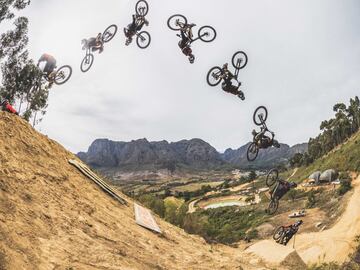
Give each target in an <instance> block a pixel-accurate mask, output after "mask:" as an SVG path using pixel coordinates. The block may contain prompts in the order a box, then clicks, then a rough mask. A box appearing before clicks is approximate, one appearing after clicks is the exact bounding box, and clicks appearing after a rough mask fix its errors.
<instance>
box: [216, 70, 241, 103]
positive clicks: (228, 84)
mask: <svg viewBox="0 0 360 270" xmlns="http://www.w3.org/2000/svg"><path fill="white" fill-rule="evenodd" d="M220 78H222V79H223V80H224V81H223V83H222V84H221V88H222V90H224V91H225V92H228V93H231V94H233V95H237V96H238V97H239V98H241V99H242V100H244V99H245V96H244V93H243V92H242V91H241V90H239V87H240V85H241V83H240V82H239V85H238V86H235V85H233V83H232V80H233V79H234V78H236V77H235V76H234V74H232V73H231V72H230V70H229V68H228V63H226V64H224V65H223V67H222V74H221V75H220Z"/></svg>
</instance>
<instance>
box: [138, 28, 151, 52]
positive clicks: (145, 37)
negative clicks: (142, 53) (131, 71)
mask: <svg viewBox="0 0 360 270" xmlns="http://www.w3.org/2000/svg"><path fill="white" fill-rule="evenodd" d="M150 42H151V36H150V34H149V33H148V32H146V31H142V32H140V33H139V34H138V36H137V38H136V44H137V45H138V46H139V48H140V49H146V48H147V47H149V45H150Z"/></svg>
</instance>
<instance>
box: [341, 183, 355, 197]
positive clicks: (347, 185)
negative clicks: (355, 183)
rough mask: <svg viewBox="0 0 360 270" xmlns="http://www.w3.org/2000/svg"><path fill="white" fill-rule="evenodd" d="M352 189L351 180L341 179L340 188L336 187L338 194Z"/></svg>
mask: <svg viewBox="0 0 360 270" xmlns="http://www.w3.org/2000/svg"><path fill="white" fill-rule="evenodd" d="M351 189H352V186H351V180H343V181H341V184H340V188H339V189H338V195H340V196H343V195H344V194H345V193H346V192H348V191H349V190H351Z"/></svg>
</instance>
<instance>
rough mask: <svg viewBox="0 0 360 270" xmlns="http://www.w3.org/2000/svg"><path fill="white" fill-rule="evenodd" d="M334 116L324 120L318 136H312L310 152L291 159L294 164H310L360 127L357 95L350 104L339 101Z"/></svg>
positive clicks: (359, 107)
mask: <svg viewBox="0 0 360 270" xmlns="http://www.w3.org/2000/svg"><path fill="white" fill-rule="evenodd" d="M333 111H334V113H335V116H334V118H331V119H329V120H324V121H323V122H322V123H321V125H320V130H321V131H322V132H321V133H320V134H319V135H318V136H317V137H315V138H310V139H309V143H308V152H307V153H304V154H295V155H294V157H293V158H291V160H290V164H291V165H292V166H295V167H298V166H308V165H309V164H311V163H313V162H314V161H315V160H317V159H319V158H320V157H322V156H324V155H326V154H327V153H329V152H330V151H331V150H333V149H334V148H335V147H336V146H338V145H340V144H342V143H343V142H345V141H346V140H347V139H349V138H350V137H351V136H352V135H353V134H355V133H356V132H357V131H358V130H359V129H360V100H359V97H357V96H355V97H354V98H351V99H350V104H349V105H348V106H346V105H345V104H344V103H337V104H335V105H334V107H333Z"/></svg>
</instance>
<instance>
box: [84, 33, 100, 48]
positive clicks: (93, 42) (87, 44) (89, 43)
mask: <svg viewBox="0 0 360 270" xmlns="http://www.w3.org/2000/svg"><path fill="white" fill-rule="evenodd" d="M81 43H82V45H83V48H82V49H83V50H85V49H90V50H91V51H93V52H95V51H99V53H102V52H103V50H104V42H103V40H102V34H101V33H98V34H97V36H96V37H91V38H89V39H83V40H82V41H81Z"/></svg>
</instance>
